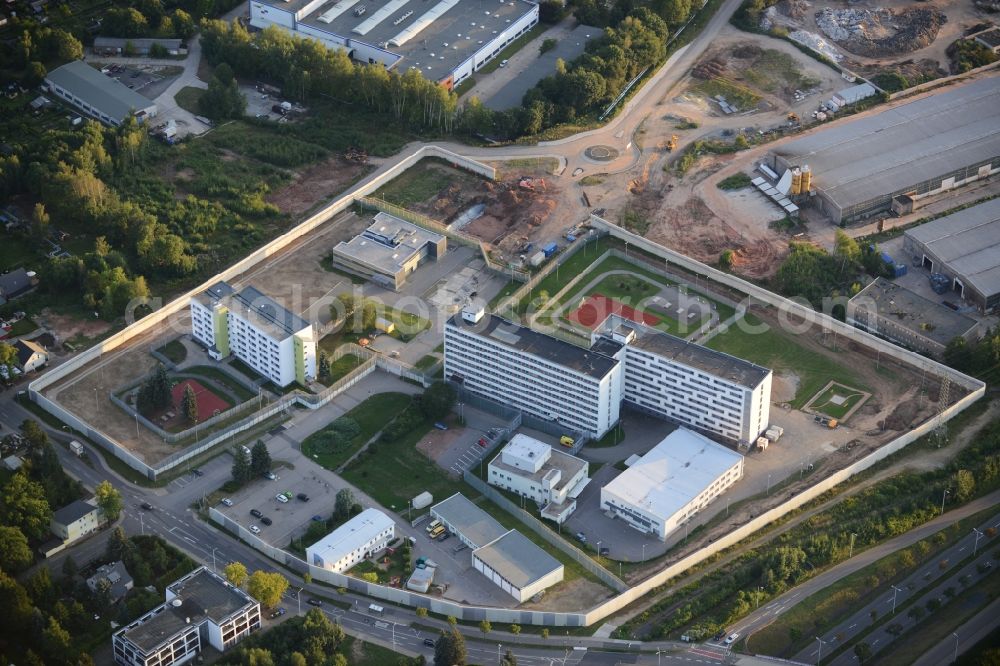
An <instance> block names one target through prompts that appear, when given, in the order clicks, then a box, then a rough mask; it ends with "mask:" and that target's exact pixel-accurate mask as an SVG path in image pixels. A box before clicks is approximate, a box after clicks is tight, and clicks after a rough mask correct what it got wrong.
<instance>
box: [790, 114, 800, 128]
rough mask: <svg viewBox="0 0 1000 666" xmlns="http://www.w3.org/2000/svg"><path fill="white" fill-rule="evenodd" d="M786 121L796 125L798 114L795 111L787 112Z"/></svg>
mask: <svg viewBox="0 0 1000 666" xmlns="http://www.w3.org/2000/svg"><path fill="white" fill-rule="evenodd" d="M788 122H789V123H790V124H792V125H797V124H798V122H799V116H798V114H797V113H789V114H788Z"/></svg>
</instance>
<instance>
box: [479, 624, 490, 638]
mask: <svg viewBox="0 0 1000 666" xmlns="http://www.w3.org/2000/svg"><path fill="white" fill-rule="evenodd" d="M479 631H481V632H483V638H485V637H486V634H488V633H490V632H491V631H493V625H492V624H490V621H489V620H483V621H482V622H480V623H479Z"/></svg>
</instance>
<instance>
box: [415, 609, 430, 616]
mask: <svg viewBox="0 0 1000 666" xmlns="http://www.w3.org/2000/svg"><path fill="white" fill-rule="evenodd" d="M414 613H416V615H417V617H427V609H426V608H423V607H421V608H418V609H417V610H415V611H414Z"/></svg>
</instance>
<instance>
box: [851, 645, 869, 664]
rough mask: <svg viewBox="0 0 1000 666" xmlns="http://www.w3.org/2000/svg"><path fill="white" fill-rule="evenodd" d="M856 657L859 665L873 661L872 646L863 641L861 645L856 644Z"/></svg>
mask: <svg viewBox="0 0 1000 666" xmlns="http://www.w3.org/2000/svg"><path fill="white" fill-rule="evenodd" d="M854 656H856V657H857V658H858V663H859V664H863V663H865V662H866V661H868V660H869V659H871V656H872V646H871V645H869V644H868V643H866V642H865V641H861V642H860V643H855V644H854Z"/></svg>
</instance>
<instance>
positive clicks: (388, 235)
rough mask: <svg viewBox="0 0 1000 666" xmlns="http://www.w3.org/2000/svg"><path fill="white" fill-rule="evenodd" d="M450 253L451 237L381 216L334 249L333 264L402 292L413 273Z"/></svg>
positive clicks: (391, 217) (397, 219)
mask: <svg viewBox="0 0 1000 666" xmlns="http://www.w3.org/2000/svg"><path fill="white" fill-rule="evenodd" d="M447 251H448V238H447V237H446V236H443V235H441V234H436V233H434V232H433V231H428V230H427V229H424V228H423V227H418V226H417V225H415V224H410V223H409V222H407V221H406V220H401V219H399V218H398V217H395V216H393V215H389V214H388V213H379V214H378V215H376V216H375V219H374V221H373V222H372V224H371V226H369V227H368V228H367V229H365V230H364V231H363V232H361V233H360V234H358V235H357V236H355V237H354V238H352V239H351V240H349V241H341V242H340V243H338V244H337V245H336V246H334V248H333V254H332V255H331V256H332V259H333V265H334V266H336V267H338V268H342V269H344V270H346V271H348V272H351V273H355V274H357V275H361V276H362V277H366V278H368V279H370V280H372V281H373V282H375V283H377V284H379V285H382V286H384V287H388V288H390V289H393V290H399V288H400V287H402V286H403V284H404V283H405V282H406V278H407V277H409V275H410V273H412V272H414V271H415V270H417V268H418V267H419V266H420V264H422V263H424V262H426V261H428V260H430V259H434V260H436V259H440V258H441V257H443V256H444V254H445V252H447Z"/></svg>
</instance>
